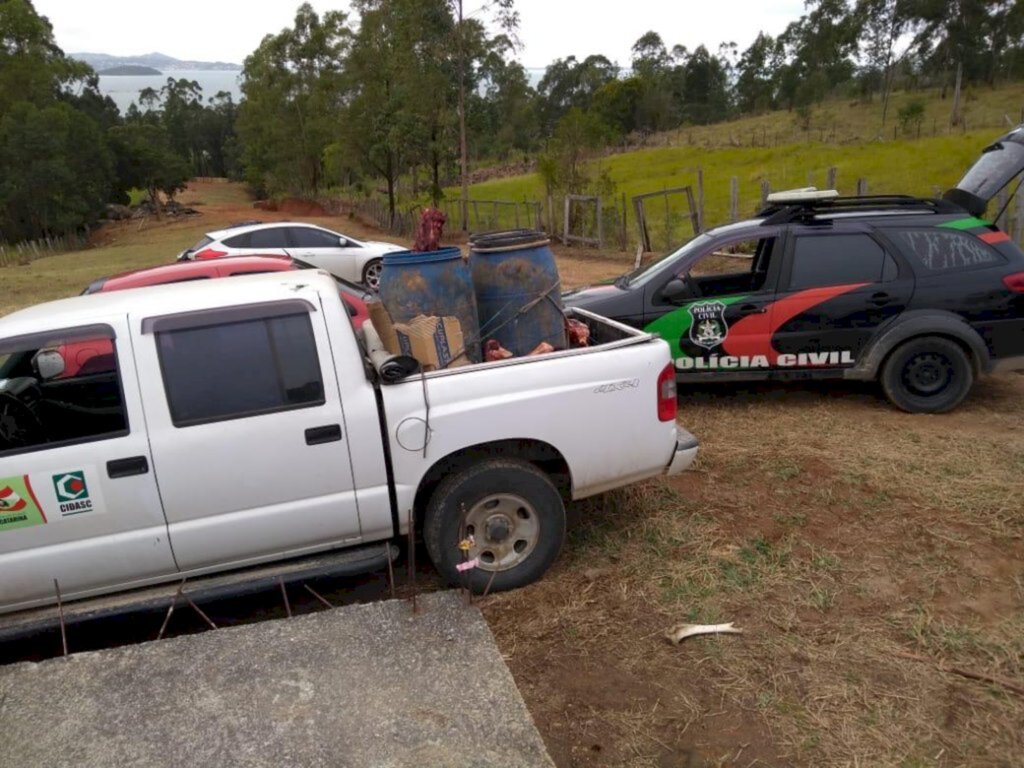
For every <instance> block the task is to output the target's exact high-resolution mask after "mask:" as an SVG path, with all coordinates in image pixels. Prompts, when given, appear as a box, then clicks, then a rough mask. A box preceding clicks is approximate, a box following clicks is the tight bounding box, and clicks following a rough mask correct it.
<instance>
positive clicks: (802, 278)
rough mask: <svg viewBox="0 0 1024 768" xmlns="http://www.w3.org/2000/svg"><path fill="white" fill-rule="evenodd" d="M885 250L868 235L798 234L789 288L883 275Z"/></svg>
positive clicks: (874, 278)
mask: <svg viewBox="0 0 1024 768" xmlns="http://www.w3.org/2000/svg"><path fill="white" fill-rule="evenodd" d="M885 260H886V253H885V251H883V250H882V246H880V245H879V244H878V243H876V242H875V241H874V240H873V239H872V238H871V237H869V236H868V235H826V236H821V237H814V236H805V237H798V238H797V240H796V248H795V249H794V252H793V272H792V274H791V276H790V279H789V287H790V288H791V289H792V290H802V289H804V288H818V287H821V286H826V285H847V284H849V283H877V282H879V281H880V280H881V279H882V270H883V268H884V266H885Z"/></svg>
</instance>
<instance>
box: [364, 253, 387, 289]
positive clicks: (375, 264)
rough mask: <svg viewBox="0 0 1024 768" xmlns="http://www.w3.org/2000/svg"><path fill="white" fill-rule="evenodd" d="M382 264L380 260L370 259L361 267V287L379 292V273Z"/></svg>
mask: <svg viewBox="0 0 1024 768" xmlns="http://www.w3.org/2000/svg"><path fill="white" fill-rule="evenodd" d="M383 264H384V262H383V261H381V260H380V259H371V260H370V261H368V262H366V266H365V267H363V285H365V286H366V287H367V288H369V289H370V290H371V291H379V290H380V273H381V269H382V268H383Z"/></svg>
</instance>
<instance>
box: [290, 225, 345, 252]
mask: <svg viewBox="0 0 1024 768" xmlns="http://www.w3.org/2000/svg"><path fill="white" fill-rule="evenodd" d="M288 234H289V236H290V237H291V241H292V246H294V247H295V248H338V247H340V243H341V238H340V237H339V236H338V235H334V234H331V233H330V232H324V231H323V230H322V229H313V228H312V227H291V229H290V231H289V233H288Z"/></svg>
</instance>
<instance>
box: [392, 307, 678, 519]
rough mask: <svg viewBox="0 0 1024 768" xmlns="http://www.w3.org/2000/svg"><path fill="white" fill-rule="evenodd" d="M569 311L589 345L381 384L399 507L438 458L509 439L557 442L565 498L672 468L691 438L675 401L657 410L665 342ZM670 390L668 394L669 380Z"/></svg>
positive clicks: (665, 357)
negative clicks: (567, 489)
mask: <svg viewBox="0 0 1024 768" xmlns="http://www.w3.org/2000/svg"><path fill="white" fill-rule="evenodd" d="M571 315H572V316H575V317H576V318H577V319H580V320H583V321H584V322H585V323H587V325H588V326H589V327H590V329H591V340H592V342H593V343H594V345H593V346H591V347H587V348H582V349H572V350H564V351H560V352H555V353H552V354H548V355H541V356H537V357H532V358H513V359H510V360H506V361H502V362H494V363H484V364H480V365H473V366H467V367H464V368H457V369H453V370H447V371H437V372H433V373H428V374H425V375H416V376H413V377H410V378H408V379H406V380H404V381H403V382H401V383H399V384H396V385H392V386H385V387H383V397H384V404H385V412H386V414H387V421H388V430H389V434H390V439H391V444H392V445H391V450H392V455H393V461H394V469H395V483H396V486H397V491H398V496H399V502H400V506H401V508H402V509H408V508H409V507H410V506H411V505H412V497H413V495H414V494H415V491H416V488H417V486H418V484H419V482H420V479H421V478H422V477H423V475H424V474H425V473H426V471H427V470H428V469H429V468H430V467H431V466H432V465H433V464H435V463H436V462H437V461H439V460H441V459H443V458H445V457H446V456H450V455H451V454H454V453H456V452H458V451H460V450H464V449H466V448H468V447H471V446H477V445H485V444H489V443H496V442H501V441H507V440H522V441H536V442H541V443H544V444H546V445H548V446H550V447H552V448H554V449H555V450H556V451H558V453H559V454H561V456H562V457H563V458H564V459H565V461H566V464H567V465H568V467H569V472H570V475H571V481H572V496H573V498H582V497H584V496H589V495H592V494H595V493H600V492H602V491H605V490H608V489H610V488H615V487H618V486H621V485H625V484H627V483H631V482H634V481H636V480H640V479H643V478H645V477H650V476H652V475H657V474H661V473H663V472H666V471H670V469H671V471H672V472H673V473H674V472H675V471H679V470H681V469H683V468H685V465H688V464H689V462H690V461H692V459H693V456H694V454H695V453H696V446H697V444H696V441H695V440H694V439H693V437H692V436H691V435H690V434H689V433H687V432H686V431H685V430H683V429H681V428H680V427H678V426H677V424H676V421H675V418H674V410H673V409H669V417H668V420H666V421H663V420H662V419H661V418H660V417H659V407H658V406H659V396H660V395H661V394H663V393H661V392H660V391H659V377H660V376H661V374H662V373H663V372H664V371H665V370H666V369H667V368H668V369H671V358H670V354H669V347H668V344H666V343H665V342H664V341H662V340H660V339H658V338H657V337H655V336H653V335H651V334H648V333H644V332H643V331H638V330H636V329H633V328H630V327H628V326H625V325H622V324H620V323H616V322H614V321H611V320H608V319H606V318H602V317H600V316H598V315H594V314H592V313H589V312H585V311H582V310H571ZM668 378H669V379H670V380H672V381H673V385H672V386H673V387H674V378H673V377H672V376H671V375H669V377H668ZM669 395H670V396H671V398H672V399H673V400H674V388H672V389H671V391H670V392H669ZM425 435H426V437H427V439H426V445H424V436H425ZM677 449H678V450H677ZM679 453H682V454H685V455H684V456H683V457H681V458H680V457H679V456H677V454H679Z"/></svg>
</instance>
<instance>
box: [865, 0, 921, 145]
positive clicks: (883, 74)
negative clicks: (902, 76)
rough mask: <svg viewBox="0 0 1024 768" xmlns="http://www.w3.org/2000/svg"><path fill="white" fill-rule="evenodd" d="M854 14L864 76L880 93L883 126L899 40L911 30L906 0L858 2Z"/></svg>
mask: <svg viewBox="0 0 1024 768" xmlns="http://www.w3.org/2000/svg"><path fill="white" fill-rule="evenodd" d="M855 15H856V17H857V19H858V23H859V25H860V28H861V33H860V45H861V58H862V60H863V61H864V62H865V70H866V74H867V75H868V77H869V78H870V79H871V80H874V81H876V82H877V83H878V90H879V91H880V92H881V94H882V125H883V126H884V125H885V121H886V118H887V116H888V113H889V96H890V94H891V93H892V87H893V81H894V79H895V75H896V66H897V64H898V62H899V60H900V59H901V58H902V55H901V54H899V53H898V46H899V44H900V40H901V39H902V38H903V37H904V35H905V33H906V32H907V30H908V29H909V27H910V24H911V17H910V14H909V12H908V8H907V2H906V0H857V7H856V11H855Z"/></svg>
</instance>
